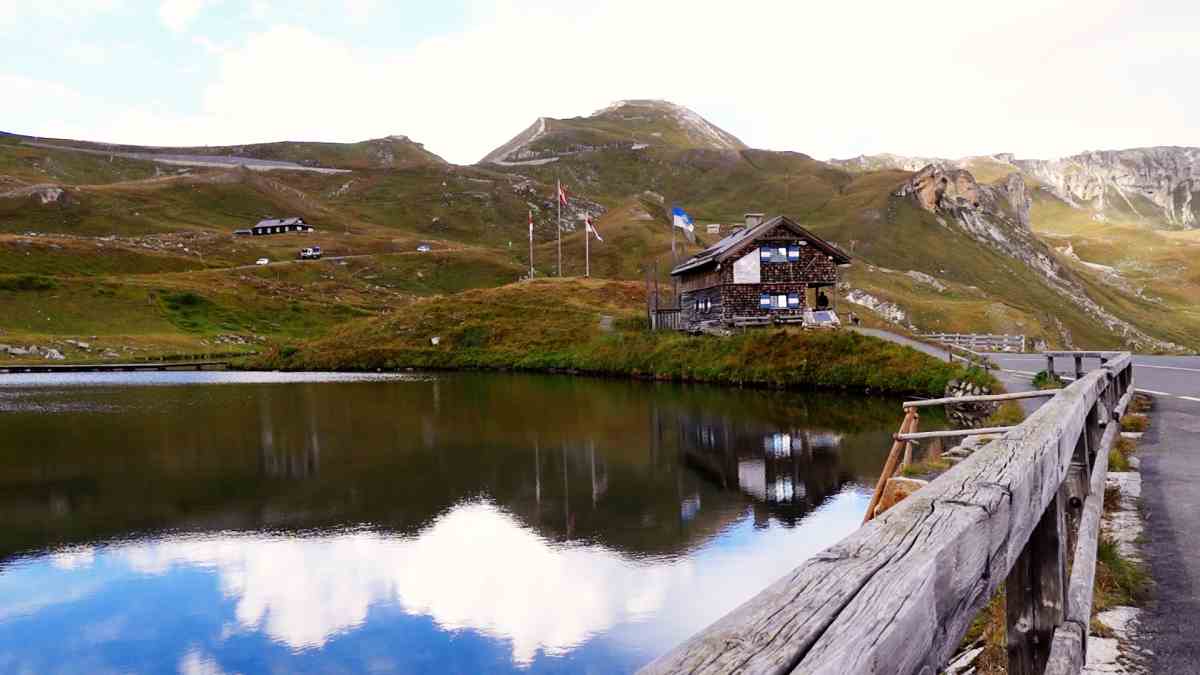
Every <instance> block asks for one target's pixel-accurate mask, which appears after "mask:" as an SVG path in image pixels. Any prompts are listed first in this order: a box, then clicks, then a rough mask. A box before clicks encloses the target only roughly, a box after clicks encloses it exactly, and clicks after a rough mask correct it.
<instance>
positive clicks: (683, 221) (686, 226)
mask: <svg viewBox="0 0 1200 675" xmlns="http://www.w3.org/2000/svg"><path fill="white" fill-rule="evenodd" d="M671 224H672V225H673V226H675V227H678V228H679V229H681V230H683V231H685V232H689V233H690V232H693V231H695V229H696V226H695V225H693V224H692V217H691V216H689V215H688V214H687V212H685V211H684V210H683V209H681V208H679V207H678V206H676V207H675V208H673V209H671Z"/></svg>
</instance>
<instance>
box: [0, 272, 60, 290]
mask: <svg viewBox="0 0 1200 675" xmlns="http://www.w3.org/2000/svg"><path fill="white" fill-rule="evenodd" d="M55 288H58V282H57V281H55V280H54V279H51V278H50V277H44V276H42V275H40V274H18V275H15V276H9V277H0V291H49V290H53V289H55Z"/></svg>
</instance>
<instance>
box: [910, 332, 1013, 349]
mask: <svg viewBox="0 0 1200 675" xmlns="http://www.w3.org/2000/svg"><path fill="white" fill-rule="evenodd" d="M922 337H925V338H928V339H930V340H936V341H937V342H941V343H943V344H948V345H955V346H958V347H966V348H967V349H973V350H975V351H988V352H1023V351H1025V344H1026V340H1025V336H1024V335H992V334H990V333H926V334H925V335H923V336H922Z"/></svg>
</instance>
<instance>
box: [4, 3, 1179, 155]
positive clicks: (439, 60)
mask: <svg viewBox="0 0 1200 675" xmlns="http://www.w3.org/2000/svg"><path fill="white" fill-rule="evenodd" d="M202 2H203V0H167V2H164V3H163V6H162V7H163V10H164V11H163V17H164V21H166V22H167V23H168V25H172V26H173V27H178V29H180V30H182V29H183V27H185V26H187V25H188V23H189V21H190V19H191V18H192V17H194V16H195V13H196V12H197V11H199V5H200V4H201V3H202ZM365 4H370V0H366V3H365ZM168 6H174V7H177V9H173V10H171V11H170V12H167V11H166V8H167V7H168ZM381 13H382V9H381V8H380V7H377V8H375V11H374V13H373V14H369V16H370V17H371V19H372V20H375V17H376V15H380V14H381ZM168 16H170V17H172V18H170V19H168V18H167V17H168ZM413 16H414V20H419V14H417V13H415V10H414V15H413ZM1198 19H1200V8H1198V7H1197V6H1196V5H1195V4H1193V3H1182V2H1164V3H1162V4H1161V5H1159V6H1156V10H1155V11H1154V12H1149V11H1146V10H1145V8H1144V7H1143V6H1140V5H1136V4H1128V3H1120V2H1118V0H1096V1H1095V2H1091V1H1087V2H1085V1H1084V0H1075V1H1073V2H1064V3H1058V4H1051V5H1047V4H1046V3H1044V2H1038V1H1035V0H1012V2H1009V3H1008V4H1006V5H1005V11H1004V12H1003V13H997V12H994V11H992V10H991V9H990V8H988V7H985V6H982V5H981V6H979V7H977V8H976V7H973V6H966V7H964V8H962V11H960V12H955V13H951V14H940V15H936V16H931V15H930V14H929V13H927V12H916V11H913V10H912V8H911V7H910V6H907V5H903V4H898V3H890V2H880V3H870V4H868V5H867V6H864V5H863V4H861V3H825V4H820V5H813V4H812V3H774V2H755V1H753V0H751V1H748V2H744V3H739V4H738V5H737V7H736V8H731V7H730V6H729V5H728V4H727V3H717V2H715V1H712V0H700V1H696V2H684V1H683V0H664V1H663V2H655V3H647V2H643V1H642V0H612V1H611V2H606V3H587V4H583V3H562V2H557V1H555V2H552V1H550V0H537V1H536V2H516V1H515V0H475V2H472V3H470V4H469V5H468V13H467V14H466V15H465V16H464V24H463V25H462V27H461V29H459V30H457V31H456V32H452V33H447V34H442V35H432V36H429V37H427V38H426V39H424V40H423V41H421V42H419V43H417V44H415V45H412V46H410V47H408V48H404V49H384V50H378V49H370V50H368V49H364V48H361V47H359V46H357V45H355V44H353V43H351V42H348V41H342V40H339V39H334V38H331V37H329V36H327V35H323V34H321V33H320V32H318V31H319V30H320V27H319V26H317V25H312V26H274V27H271V28H269V29H266V30H263V31H259V32H254V33H252V34H249V35H240V36H239V35H233V36H230V37H229V40H230V48H229V49H224V50H216V49H214V50H212V53H211V54H210V58H212V59H214V60H215V61H214V66H215V67H214V68H213V69H212V70H213V72H215V76H213V78H212V80H211V81H210V82H209V83H207V85H205V86H204V87H203V91H204V94H203V96H202V99H201V101H202V102H201V104H200V105H199V107H198V108H197V109H195V110H191V111H186V112H184V113H179V112H173V111H170V112H169V111H164V110H160V109H157V108H155V107H153V106H149V105H145V104H134V103H126V104H124V105H114V104H112V103H111V102H107V101H101V100H99V99H89V100H88V101H86V102H85V103H86V106H85V107H86V108H89V109H95V110H96V111H97V114H95V115H92V116H90V117H89V118H88V119H89V120H90V121H88V122H86V124H85V127H84V131H86V132H87V134H86V135H87V136H90V137H93V138H102V139H105V140H118V141H123V142H131V143H160V144H203V143H208V144H220V143H240V142H249V141H263V140H276V139H285V138H287V139H292V140H333V141H355V140H362V139H365V138H370V137H379V136H384V135H387V134H392V133H397V134H405V135H408V136H410V137H411V138H413V139H415V140H417V141H420V142H423V143H425V144H426V146H427V147H429V149H431V150H432V151H434V152H437V153H438V154H441V155H443V156H444V157H446V158H447V159H450V160H451V161H456V162H473V161H476V160H478V159H479V158H480V157H482V156H483V155H484V154H485V153H486V152H488V151H489V150H491V149H492V148H494V147H496V146H497V145H499V144H501V143H502V142H504V141H506V140H507V139H508V138H510V137H511V136H513V135H514V134H516V133H517V132H518V131H520V130H521V129H523V128H524V127H526V126H527V125H528V124H530V123H531V122H532V121H533V120H534V119H535V118H536V117H537V116H539V115H550V116H555V117H570V116H575V115H585V114H588V113H590V112H591V111H593V110H595V109H597V108H600V107H602V106H604V105H606V104H607V103H609V102H611V101H613V100H616V99H622V98H635V97H654V98H666V99H670V100H674V101H676V102H678V103H681V104H683V105H687V106H689V107H692V108H694V109H696V110H697V111H698V112H699V113H701V114H702V115H704V116H705V117H707V118H708V119H710V120H711V121H712V122H714V123H716V124H718V125H719V126H722V127H723V128H725V129H727V130H728V131H730V132H732V133H733V134H735V135H737V136H739V137H741V138H742V139H743V140H744V141H746V142H747V143H749V144H751V145H753V146H756V147H767V148H772V149H781V150H782V149H786V150H798V151H801V152H807V153H809V154H811V155H813V156H816V157H818V158H828V157H844V156H849V155H853V154H858V153H864V152H866V153H869V152H883V151H891V152H897V153H905V154H921V155H942V156H961V155H967V154H979V153H985V152H999V151H1011V152H1015V153H1017V154H1018V155H1022V156H1054V155H1061V154H1068V153H1072V152H1078V151H1081V150H1084V149H1088V148H1098V147H1129V146H1137V145H1153V144H1196V145H1200V127H1197V126H1196V125H1195V124H1193V123H1191V120H1190V117H1191V116H1189V115H1188V114H1187V111H1190V110H1192V109H1195V108H1197V107H1200V92H1198V91H1197V90H1195V88H1189V87H1186V86H1181V84H1180V83H1181V82H1186V81H1187V80H1188V78H1189V77H1190V64H1192V63H1195V62H1196V61H1197V60H1198V59H1200V43H1196V42H1195V41H1194V40H1191V39H1190V37H1189V36H1188V34H1187V33H1186V31H1181V30H1175V29H1174V28H1173V27H1174V26H1186V25H1191V24H1192V23H1195V21H1196V20H1198ZM392 20H395V19H394V18H393V19H392ZM663 26H670V27H671V31H670V35H669V36H668V35H667V33H666V31H664V30H663V28H662V27H663ZM23 105H24V106H27V107H28V110H29V112H28V114H19V115H18V117H27V118H28V119H30V120H33V121H34V123H36V124H37V125H39V126H41V125H53V124H57V123H58V122H57V117H58V116H57V114H54V113H55V109H53V108H48V107H47V106H43V105H40V104H39V103H27V104H23ZM281 106H286V111H287V112H286V114H282V113H281ZM35 109H36V110H35ZM131 110H132V114H130V111H131ZM22 112H24V111H22ZM46 133H56V134H60V135H63V134H62V132H59V131H57V130H49V131H47V132H46Z"/></svg>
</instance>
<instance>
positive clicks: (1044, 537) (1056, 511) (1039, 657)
mask: <svg viewBox="0 0 1200 675" xmlns="http://www.w3.org/2000/svg"><path fill="white" fill-rule="evenodd" d="M1064 501H1065V500H1064V496H1063V491H1062V490H1060V491H1059V492H1058V494H1057V495H1055V497H1054V498H1053V500H1052V501H1051V502H1050V505H1049V506H1048V507H1047V508H1046V512H1045V513H1043V514H1042V517H1041V518H1040V519H1039V520H1038V524H1037V526H1036V527H1034V529H1033V532H1032V533H1031V534H1030V535H1029V541H1028V542H1026V544H1025V548H1024V549H1022V550H1021V553H1020V555H1019V556H1017V562H1016V564H1014V565H1013V567H1012V570H1010V571H1009V573H1008V580H1007V581H1006V582H1005V588H1006V589H1007V590H1006V598H1005V599H1006V606H1005V618H1006V621H1007V624H1008V673H1009V675H1042V671H1043V670H1044V669H1045V667H1046V661H1047V660H1048V659H1049V658H1050V644H1051V642H1052V640H1053V638H1054V629H1055V628H1056V627H1057V626H1058V625H1059V624H1060V623H1062V621H1063V617H1064V616H1065V615H1066V585H1067V583H1066V579H1067V558H1066V546H1065V543H1066V542H1065V541H1064V539H1065V537H1064V535H1065V533H1066V521H1065V517H1064V515H1065V513H1064V510H1063V502H1064Z"/></svg>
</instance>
